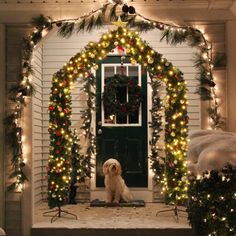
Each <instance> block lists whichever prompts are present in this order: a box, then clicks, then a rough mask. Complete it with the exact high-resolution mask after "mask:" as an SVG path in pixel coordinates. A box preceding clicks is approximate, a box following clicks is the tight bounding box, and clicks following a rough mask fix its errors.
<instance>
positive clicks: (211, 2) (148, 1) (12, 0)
mask: <svg viewBox="0 0 236 236" xmlns="http://www.w3.org/2000/svg"><path fill="white" fill-rule="evenodd" d="M104 2H106V0H102V1H101V0H0V4H10V5H12V4H20V3H21V4H27V5H31V4H55V3H57V4H63V5H64V4H77V5H84V6H86V5H91V4H100V3H104ZM128 2H129V3H130V4H132V5H134V6H135V5H137V6H138V5H143V4H145V5H155V6H156V7H158V8H162V9H169V8H189V9H192V8H205V9H224V10H226V9H229V8H231V6H232V5H233V3H234V2H235V0H129V1H128Z"/></svg>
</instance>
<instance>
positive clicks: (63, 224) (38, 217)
mask: <svg viewBox="0 0 236 236" xmlns="http://www.w3.org/2000/svg"><path fill="white" fill-rule="evenodd" d="M63 209H64V210H68V211H69V212H70V213H73V214H76V215H77V217H78V219H77V220H75V219H74V218H73V217H72V216H69V215H65V217H62V218H58V219H57V220H56V221H55V222H53V223H51V222H50V220H51V218H50V217H46V216H43V212H45V211H48V210H49V209H48V207H47V204H46V203H42V204H40V205H38V206H37V207H36V209H35V224H34V225H33V228H70V229H73V228H106V229H108V228H117V229H119V228H122V229H127V228H129V229H130V228H134V229H136V228H152V229H156V228H161V229H166V228H181V229H182V228H190V226H189V225H188V223H187V213H180V216H179V223H177V222H176V221H175V218H174V212H173V211H171V212H167V213H160V214H158V215H156V213H157V212H158V211H160V210H166V209H172V208H171V206H166V205H165V204H163V203H147V204H146V206H145V207H138V208H135V207H90V206H89V204H88V203H86V204H77V205H66V206H64V207H63ZM180 209H184V208H183V207H180ZM52 215H53V214H52Z"/></svg>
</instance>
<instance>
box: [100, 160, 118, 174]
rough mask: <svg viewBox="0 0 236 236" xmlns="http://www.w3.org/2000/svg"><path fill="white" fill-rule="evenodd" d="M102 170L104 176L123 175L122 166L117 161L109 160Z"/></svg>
mask: <svg viewBox="0 0 236 236" xmlns="http://www.w3.org/2000/svg"><path fill="white" fill-rule="evenodd" d="M102 170H103V174H104V175H121V165H120V163H119V162H118V161H117V160H116V159H112V158H111V159H108V160H107V161H106V162H105V163H104V164H103V167H102Z"/></svg>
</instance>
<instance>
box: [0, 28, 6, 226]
mask: <svg viewBox="0 0 236 236" xmlns="http://www.w3.org/2000/svg"><path fill="white" fill-rule="evenodd" d="M5 36H6V35H5V25H4V24H0V94H1V99H0V120H1V122H0V227H2V228H4V227H5V173H4V172H5V168H4V167H5V161H4V160H5V150H4V136H5V135H4V133H5V132H4V124H3V122H2V121H3V119H4V116H5V95H6V94H5V92H6V91H5V86H6V84H5V80H6V76H5V59H6V55H5V46H6V45H5V40H6V37H5Z"/></svg>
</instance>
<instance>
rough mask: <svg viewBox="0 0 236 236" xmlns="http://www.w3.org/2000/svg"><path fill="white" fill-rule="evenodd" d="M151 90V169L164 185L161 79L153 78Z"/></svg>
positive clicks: (156, 179)
mask: <svg viewBox="0 0 236 236" xmlns="http://www.w3.org/2000/svg"><path fill="white" fill-rule="evenodd" d="M150 85H151V88H152V109H151V110H150V112H151V117H152V118H151V119H152V120H151V122H150V128H151V129H152V134H151V140H150V142H149V144H150V146H151V153H150V155H149V158H150V160H151V169H152V170H153V171H154V173H155V176H154V179H155V181H156V182H157V183H162V184H164V183H163V182H161V181H163V179H164V177H165V175H164V173H165V172H164V171H165V158H164V157H163V156H161V154H160V153H161V152H162V151H163V150H162V148H161V147H160V146H159V143H158V141H159V139H160V134H161V131H162V130H163V129H162V115H161V111H162V110H163V105H162V101H161V98H160V93H159V88H160V86H161V81H160V78H157V77H152V78H151V83H150Z"/></svg>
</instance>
